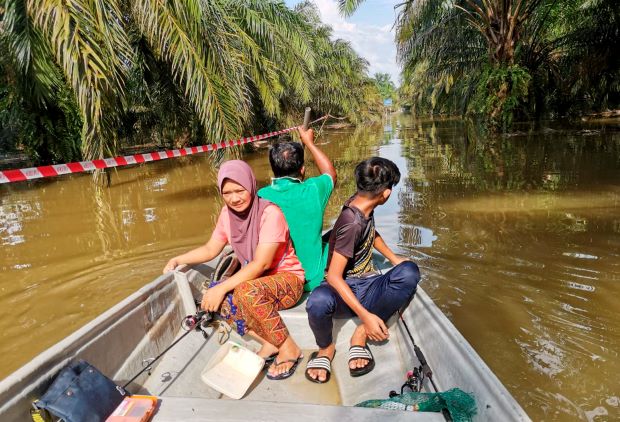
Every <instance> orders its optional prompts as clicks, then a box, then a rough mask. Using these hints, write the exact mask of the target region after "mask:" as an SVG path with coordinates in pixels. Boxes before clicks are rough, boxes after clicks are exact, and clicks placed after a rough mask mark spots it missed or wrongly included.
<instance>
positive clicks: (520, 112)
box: [339, 0, 620, 129]
mask: <svg viewBox="0 0 620 422" xmlns="http://www.w3.org/2000/svg"><path fill="white" fill-rule="evenodd" d="M362 2H363V1H362V0H339V3H340V7H341V11H342V12H343V13H344V14H351V13H353V12H354V11H355V9H356V8H357V7H358V6H359V5H360V4H361V3H362ZM396 41H397V45H398V58H399V61H400V63H401V65H402V67H403V84H402V86H401V100H402V101H407V102H409V104H410V106H411V107H412V109H413V111H414V112H416V113H418V114H422V113H449V114H463V115H475V116H481V117H483V118H484V119H485V120H486V121H487V122H488V123H490V125H491V127H493V128H496V129H501V128H507V127H509V126H510V124H511V122H512V121H513V120H514V119H515V118H518V119H523V118H526V119H532V118H539V117H543V116H544V117H557V116H564V115H568V114H576V113H584V112H590V111H600V110H604V109H606V108H615V107H618V106H620V54H618V50H617V49H618V45H620V7H619V6H618V2H617V0H565V1H558V0H407V1H404V2H403V3H402V4H400V5H399V6H398V17H397V20H396Z"/></svg>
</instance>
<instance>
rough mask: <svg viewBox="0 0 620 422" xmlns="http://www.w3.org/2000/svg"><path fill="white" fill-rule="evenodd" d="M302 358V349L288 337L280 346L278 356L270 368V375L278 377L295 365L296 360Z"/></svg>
mask: <svg viewBox="0 0 620 422" xmlns="http://www.w3.org/2000/svg"><path fill="white" fill-rule="evenodd" d="M300 356H301V349H300V348H299V346H297V344H296V343H295V341H293V339H292V338H291V336H288V338H287V339H286V340H284V343H282V345H280V349H279V351H278V356H276V358H275V360H274V361H273V363H272V364H271V366H270V367H269V371H268V372H269V375H271V376H278V375H280V374H283V373H285V372H287V371H288V370H289V369H291V367H292V366H293V365H294V364H295V360H296V359H298V358H299V357H300Z"/></svg>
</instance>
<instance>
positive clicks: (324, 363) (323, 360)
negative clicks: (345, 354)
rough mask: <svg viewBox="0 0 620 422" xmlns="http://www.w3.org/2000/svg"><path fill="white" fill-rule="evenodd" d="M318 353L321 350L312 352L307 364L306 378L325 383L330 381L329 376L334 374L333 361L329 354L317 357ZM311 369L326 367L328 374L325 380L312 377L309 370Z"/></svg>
mask: <svg viewBox="0 0 620 422" xmlns="http://www.w3.org/2000/svg"><path fill="white" fill-rule="evenodd" d="M318 354H319V352H312V354H311V355H310V360H309V361H308V365H307V366H306V378H308V379H309V380H310V381H312V382H315V383H317V384H325V383H326V382H328V381H329V378H330V377H331V374H332V361H331V360H330V359H329V358H328V357H327V356H319V357H317V355H318ZM310 369H324V370H325V371H326V372H327V374H326V375H325V381H321V380H319V379H318V378H316V379H315V378H312V377H311V376H310V375H309V374H308V370H310Z"/></svg>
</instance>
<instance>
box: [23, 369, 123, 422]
mask: <svg viewBox="0 0 620 422" xmlns="http://www.w3.org/2000/svg"><path fill="white" fill-rule="evenodd" d="M125 395H126V392H125V391H124V390H123V389H122V388H121V387H118V386H117V385H116V384H114V382H112V381H111V380H110V379H109V378H107V377H106V376H105V375H103V374H102V373H101V372H99V370H97V368H95V367H94V366H92V365H91V364H89V363H88V362H86V361H84V360H80V361H78V362H76V363H72V364H70V365H69V366H67V367H65V368H63V369H62V371H60V373H59V374H58V376H57V377H56V379H55V380H54V382H53V383H52V385H51V386H50V387H49V388H48V389H47V391H46V392H45V394H43V396H42V397H41V398H40V399H39V400H37V401H36V402H34V405H35V407H37V408H39V409H45V410H47V411H49V412H51V413H52V414H53V415H55V416H57V417H59V418H61V419H62V420H64V421H65V422H103V421H105V420H106V419H107V418H108V416H110V415H111V414H112V412H114V409H116V407H117V406H118V405H119V404H120V403H121V401H123V398H124V397H125Z"/></svg>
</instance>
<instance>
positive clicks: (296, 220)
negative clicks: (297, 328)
mask: <svg viewBox="0 0 620 422" xmlns="http://www.w3.org/2000/svg"><path fill="white" fill-rule="evenodd" d="M333 190H334V182H333V180H332V177H331V176H330V175H329V174H322V175H320V176H317V177H311V178H310V179H307V180H305V181H303V182H301V181H299V180H297V179H294V178H292V177H279V178H277V179H273V182H272V183H271V186H265V187H264V188H262V189H260V190H259V191H258V196H260V197H261V198H264V199H266V200H268V201H271V202H273V203H274V204H276V205H277V206H279V207H280V209H281V210H282V212H283V213H284V217H285V218H286V222H287V223H288V226H289V230H290V232H291V239H292V241H293V246H294V247H295V253H296V254H297V256H298V257H299V261H301V266H302V267H303V268H304V271H305V273H306V284H305V286H304V290H306V291H307V292H311V291H312V290H313V289H314V288H315V287H317V286H318V285H319V284H320V283H321V281H322V280H323V279H324V278H325V265H326V264H327V252H328V248H327V245H324V244H323V242H322V240H321V231H322V229H323V213H324V212H325V207H327V201H329V197H330V195H331V193H332V191H333Z"/></svg>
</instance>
